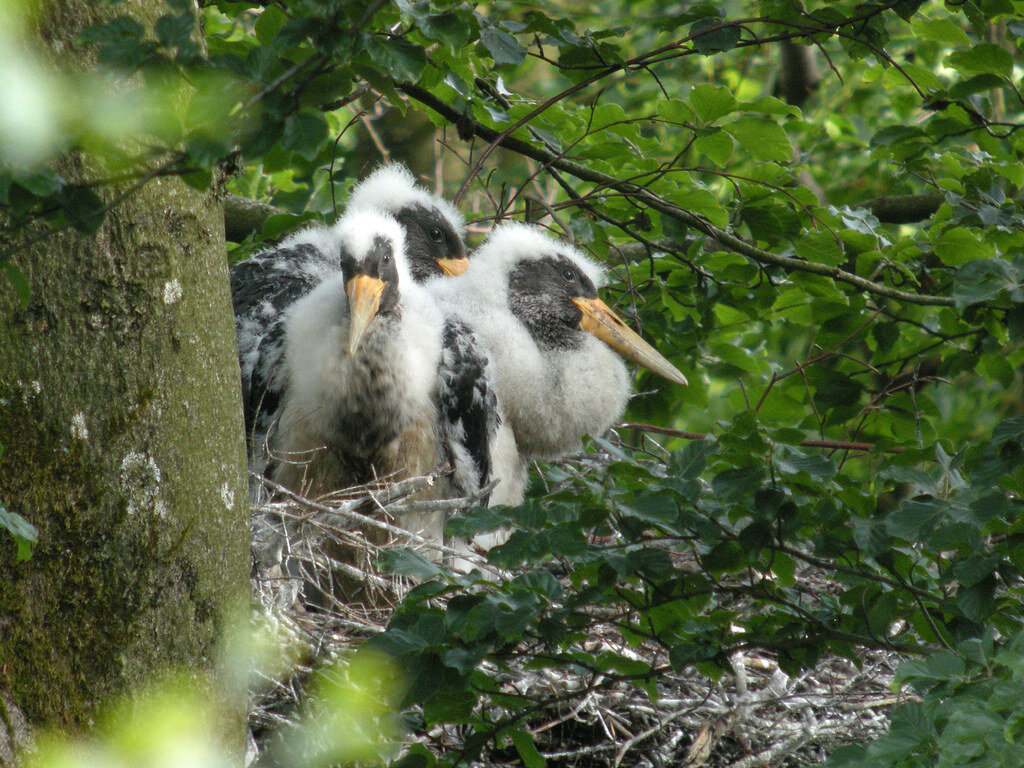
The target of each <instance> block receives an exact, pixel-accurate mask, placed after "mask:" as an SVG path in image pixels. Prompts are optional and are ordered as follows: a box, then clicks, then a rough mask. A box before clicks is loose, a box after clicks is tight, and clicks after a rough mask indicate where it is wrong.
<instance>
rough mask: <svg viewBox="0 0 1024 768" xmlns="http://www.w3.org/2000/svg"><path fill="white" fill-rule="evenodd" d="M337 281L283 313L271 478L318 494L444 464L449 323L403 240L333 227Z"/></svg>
mask: <svg viewBox="0 0 1024 768" xmlns="http://www.w3.org/2000/svg"><path fill="white" fill-rule="evenodd" d="M332 235H333V236H334V237H335V242H336V243H337V250H338V259H339V262H340V267H341V269H340V271H339V272H337V273H336V274H334V275H333V276H331V277H328V278H327V279H325V280H324V281H323V282H321V283H320V284H319V285H317V286H316V287H315V288H314V289H313V290H311V291H310V292H308V293H307V294H306V295H305V296H303V297H302V298H300V299H299V300H298V301H296V302H295V303H294V304H293V305H292V306H291V307H290V308H289V309H288V310H287V312H286V319H285V327H284V350H285V352H284V366H283V367H284V376H285V381H284V382H283V383H284V387H283V396H282V401H281V406H280V423H279V425H278V427H277V432H276V436H275V437H273V439H272V440H271V448H272V453H273V455H274V458H275V460H276V469H275V470H274V473H273V474H274V478H275V479H276V480H277V481H278V482H280V483H281V484H282V485H284V486H286V487H288V488H291V489H292V490H295V491H299V492H302V493H306V494H310V495H314V496H315V495H320V494H322V493H325V492H329V491H333V490H337V489H339V488H344V487H346V486H350V485H357V484H362V483H367V482H371V481H374V480H376V479H378V478H381V477H385V476H388V475H391V474H393V473H396V472H402V473H404V474H406V475H414V474H421V473H424V472H427V471H429V470H430V469H431V468H433V467H434V466H435V465H436V464H437V463H439V460H440V458H439V455H438V450H439V449H438V441H437V433H436V421H437V417H436V414H437V410H436V386H437V384H436V382H437V371H438V364H439V361H440V358H441V336H442V329H443V319H442V316H441V315H440V313H439V312H438V310H437V308H436V307H435V305H434V303H433V302H432V301H431V299H430V297H429V295H428V294H426V293H425V291H424V290H423V288H422V287H420V286H419V285H417V284H416V282H415V281H414V280H413V278H412V275H411V273H410V270H409V266H408V264H407V262H406V254H405V233H404V230H403V228H402V227H401V225H400V224H398V222H397V221H395V219H394V218H393V217H391V216H389V215H386V214H382V213H377V212H374V211H369V210H356V211H351V212H349V213H347V214H346V215H345V216H343V217H342V218H341V219H340V220H339V221H338V222H337V223H336V224H335V225H334V227H333V228H332Z"/></svg>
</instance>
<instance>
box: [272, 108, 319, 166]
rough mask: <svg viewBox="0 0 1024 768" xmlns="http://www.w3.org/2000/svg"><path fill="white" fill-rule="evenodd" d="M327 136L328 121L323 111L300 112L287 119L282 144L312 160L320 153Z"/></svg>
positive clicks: (285, 147)
mask: <svg viewBox="0 0 1024 768" xmlns="http://www.w3.org/2000/svg"><path fill="white" fill-rule="evenodd" d="M327 136H328V133H327V121H326V120H325V119H324V116H323V114H322V113H320V112H299V113H297V114H294V115H291V116H289V118H288V119H287V120H286V121H285V124H284V136H283V137H282V140H281V146H282V147H283V148H284V149H286V150H289V151H291V152H297V153H298V154H299V155H300V156H302V157H304V158H305V159H306V160H310V161H311V160H313V159H314V158H315V157H316V156H317V155H318V154H319V153H320V149H321V147H323V145H324V144H325V143H326V142H327Z"/></svg>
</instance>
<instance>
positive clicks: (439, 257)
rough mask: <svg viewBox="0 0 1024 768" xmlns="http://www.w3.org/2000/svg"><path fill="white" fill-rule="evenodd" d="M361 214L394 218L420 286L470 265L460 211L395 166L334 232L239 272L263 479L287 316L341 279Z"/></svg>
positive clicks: (243, 362) (257, 466) (247, 406)
mask: <svg viewBox="0 0 1024 768" xmlns="http://www.w3.org/2000/svg"><path fill="white" fill-rule="evenodd" d="M361 211H366V212H369V213H373V212H374V211H376V212H379V213H385V214H387V213H390V214H393V216H394V218H395V219H396V220H397V221H398V223H399V224H400V225H401V226H402V229H403V233H404V236H405V243H406V248H405V251H406V263H407V264H408V270H409V275H410V277H411V278H412V280H415V281H416V282H425V281H427V280H430V279H432V278H434V277H439V276H442V275H457V274H460V273H462V272H463V271H465V269H466V266H467V264H468V262H467V259H466V246H465V243H464V242H463V239H462V233H463V229H464V225H463V220H462V216H461V215H460V214H459V212H458V210H457V209H455V207H454V206H452V205H451V204H450V203H449V202H448V201H446V200H444V199H442V198H440V197H437V196H435V195H432V194H430V193H429V192H427V191H426V190H425V189H423V188H422V187H420V186H419V185H417V184H416V180H415V179H414V178H413V176H412V174H411V173H410V172H409V171H408V169H407V168H405V166H403V165H397V164H393V165H386V166H383V167H381V168H379V169H378V170H377V171H375V172H374V173H372V174H370V176H368V177H367V178H366V179H364V180H363V181H362V182H360V183H359V184H357V185H356V186H355V188H354V189H353V191H352V194H351V196H350V197H349V200H348V203H347V206H346V211H345V214H343V215H342V217H341V218H339V219H338V221H337V223H335V224H334V225H333V226H329V227H328V226H325V225H322V224H317V225H313V226H310V227H306V228H304V229H302V230H300V231H298V232H296V233H293V234H291V235H289V236H288V237H286V238H285V239H284V240H282V241H281V242H280V243H279V244H278V245H276V246H274V247H272V248H268V249H266V250H264V251H261V252H259V253H256V254H255V255H253V256H251V257H250V258H248V259H246V260H245V261H243V262H240V263H239V264H237V265H236V266H235V267H234V268H232V270H231V296H232V303H233V307H234V313H235V330H236V333H237V338H238V351H239V363H240V367H241V374H242V399H243V411H244V414H245V431H246V440H247V445H248V449H249V459H250V461H249V467H250V469H252V470H254V471H256V472H257V473H260V474H263V473H265V471H266V470H267V468H268V462H269V454H268V445H269V443H268V440H269V439H270V438H271V437H272V432H273V430H274V429H276V425H277V422H278V419H279V417H280V407H281V398H282V395H283V393H284V389H285V374H284V366H283V362H284V324H285V312H286V311H287V310H288V309H289V308H290V307H291V306H292V305H293V304H294V303H295V302H296V301H298V300H299V299H300V298H302V297H303V296H305V295H307V294H308V293H310V292H311V291H312V290H313V289H314V288H316V287H317V286H318V285H319V284H320V283H321V282H323V281H324V280H325V279H327V278H328V277H331V276H332V275H335V274H336V273H337V272H338V270H339V269H340V268H341V264H340V261H339V254H340V249H341V245H342V242H343V240H344V239H345V237H346V236H347V234H346V233H347V231H348V228H349V227H350V224H343V222H345V221H346V220H347V219H348V217H349V215H357V214H358V213H359V212H361Z"/></svg>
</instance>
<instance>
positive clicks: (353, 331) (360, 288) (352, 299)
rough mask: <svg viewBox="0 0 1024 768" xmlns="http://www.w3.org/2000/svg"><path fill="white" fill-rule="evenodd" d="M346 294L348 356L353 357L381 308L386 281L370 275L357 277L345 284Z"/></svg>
mask: <svg viewBox="0 0 1024 768" xmlns="http://www.w3.org/2000/svg"><path fill="white" fill-rule="evenodd" d="M345 293H346V294H348V354H349V357H352V356H353V355H355V353H356V350H357V349H359V342H361V341H362V340H363V336H364V335H365V334H366V329H367V328H369V327H370V321H371V320H373V316H374V315H376V314H377V309H378V308H379V307H380V295H381V294H382V293H384V281H383V280H381V279H380V278H377V277H370V276H369V275H356V276H355V277H353V278H351V279H350V280H349V281H348V282H347V283H345Z"/></svg>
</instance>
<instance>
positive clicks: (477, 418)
mask: <svg viewBox="0 0 1024 768" xmlns="http://www.w3.org/2000/svg"><path fill="white" fill-rule="evenodd" d="M442 347H443V351H442V354H441V365H440V369H439V371H438V376H439V400H440V417H441V440H442V446H443V448H444V451H445V458H446V459H447V461H448V462H449V463H450V464H451V465H452V466H453V467H454V468H455V484H456V486H457V487H458V490H459V491H460V492H462V493H464V494H468V493H472V492H474V491H476V490H478V489H479V488H480V487H482V486H483V485H485V484H486V483H487V481H488V480H489V478H490V475H491V444H492V441H493V440H494V436H495V434H496V433H497V431H498V426H499V425H500V423H501V419H500V417H499V415H498V402H497V398H496V396H495V394H494V386H493V384H492V382H491V376H490V370H489V368H488V360H487V355H486V354H485V353H484V351H483V348H482V346H481V345H480V344H479V343H478V342H477V340H476V338H475V337H474V335H473V332H472V330H470V328H469V326H467V325H466V324H465V323H463V322H461V321H458V320H454V319H449V320H448V321H447V322H446V323H445V327H444V334H443V336H442ZM467 459H468V461H469V463H470V464H471V466H466V463H467ZM482 503H484V504H486V503H487V499H486V498H484V499H483V500H482Z"/></svg>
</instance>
